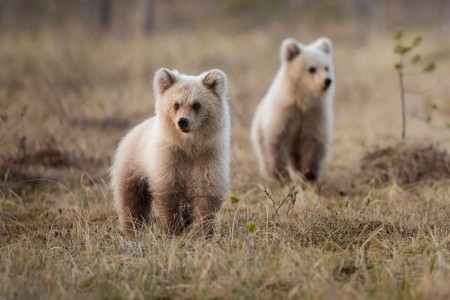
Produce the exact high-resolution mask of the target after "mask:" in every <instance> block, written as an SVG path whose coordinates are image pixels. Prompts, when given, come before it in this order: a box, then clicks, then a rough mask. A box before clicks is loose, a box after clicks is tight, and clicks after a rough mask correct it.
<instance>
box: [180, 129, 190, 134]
mask: <svg viewBox="0 0 450 300" xmlns="http://www.w3.org/2000/svg"><path fill="white" fill-rule="evenodd" d="M180 130H181V132H183V133H189V132H191V130H190V129H188V128H184V129H181V128H180Z"/></svg>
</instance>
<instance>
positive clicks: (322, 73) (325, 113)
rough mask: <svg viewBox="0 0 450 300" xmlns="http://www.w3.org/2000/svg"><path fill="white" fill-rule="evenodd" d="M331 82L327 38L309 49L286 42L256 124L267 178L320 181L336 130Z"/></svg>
mask: <svg viewBox="0 0 450 300" xmlns="http://www.w3.org/2000/svg"><path fill="white" fill-rule="evenodd" d="M333 80H334V70H333V61H332V44H331V41H330V40H329V39H328V38H320V39H318V40H317V41H315V42H314V43H312V44H310V45H303V44H301V43H299V42H297V41H295V40H293V39H286V40H284V41H283V43H282V45H281V67H280V69H279V71H278V74H277V75H276V77H275V79H274V81H273V83H272V85H271V87H270V89H269V91H268V92H267V94H266V96H265V97H264V99H263V100H262V101H261V103H260V104H259V106H258V108H257V110H256V113H255V116H254V119H253V124H252V135H251V139H252V143H253V147H254V148H255V151H256V154H257V157H258V161H259V166H260V173H261V175H262V176H263V177H264V178H266V179H268V180H271V179H275V180H278V181H281V182H288V181H290V180H291V179H292V177H293V176H294V174H295V173H296V172H300V173H302V174H303V176H304V177H305V178H306V179H307V180H310V181H314V180H316V179H317V178H318V176H319V172H320V168H321V165H322V162H323V160H324V158H325V155H326V153H327V151H328V147H329V144H330V140H331V135H332V129H333V128H332V126H333V125H332V122H333V120H332V118H333V112H332V105H333V104H332V101H333V96H334V84H333Z"/></svg>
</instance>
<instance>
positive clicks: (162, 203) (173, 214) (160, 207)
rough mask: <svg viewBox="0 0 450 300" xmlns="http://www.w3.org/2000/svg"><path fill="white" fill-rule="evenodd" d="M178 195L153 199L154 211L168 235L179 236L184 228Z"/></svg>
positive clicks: (181, 207) (181, 205)
mask: <svg viewBox="0 0 450 300" xmlns="http://www.w3.org/2000/svg"><path fill="white" fill-rule="evenodd" d="M179 198H180V195H178V194H166V195H163V196H161V195H159V196H158V197H157V198H155V204H154V205H155V210H157V211H158V214H159V217H160V223H161V227H162V228H163V229H164V230H165V231H166V233H168V234H175V235H179V234H181V232H182V231H183V229H184V227H185V225H186V224H185V223H186V222H185V220H184V218H183V217H184V216H183V215H184V214H183V209H184V206H183V204H182V203H183V201H181V200H180V199H179Z"/></svg>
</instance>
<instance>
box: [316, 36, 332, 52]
mask: <svg viewBox="0 0 450 300" xmlns="http://www.w3.org/2000/svg"><path fill="white" fill-rule="evenodd" d="M313 46H315V47H316V48H317V49H320V50H322V51H323V52H325V53H326V54H330V53H331V52H332V51H333V43H332V42H331V40H330V39H329V38H327V37H321V38H320V39H318V40H317V41H315V42H314V43H313Z"/></svg>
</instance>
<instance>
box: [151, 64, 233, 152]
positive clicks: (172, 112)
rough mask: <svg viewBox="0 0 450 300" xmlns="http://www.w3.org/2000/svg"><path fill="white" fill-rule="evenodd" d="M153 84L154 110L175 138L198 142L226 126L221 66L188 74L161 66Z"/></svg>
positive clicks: (224, 80)
mask: <svg viewBox="0 0 450 300" xmlns="http://www.w3.org/2000/svg"><path fill="white" fill-rule="evenodd" d="M153 86H154V91H155V96H156V114H157V116H159V118H160V120H161V121H162V122H163V123H164V125H163V126H164V128H165V129H168V132H169V134H171V135H172V136H173V137H174V138H175V139H181V140H192V139H195V140H192V141H193V142H195V143H199V144H201V143H202V141H204V140H205V139H206V140H207V139H212V138H214V136H215V135H217V134H220V133H221V132H222V131H223V129H225V128H224V127H225V126H227V124H226V123H227V122H228V119H227V118H228V106H227V78H226V75H225V73H224V72H222V71H221V70H211V71H208V72H205V73H203V74H201V75H199V76H187V75H183V74H180V73H179V72H178V71H175V70H174V71H170V70H168V69H165V68H161V69H159V70H158V71H157V72H156V74H155V78H154V83H153Z"/></svg>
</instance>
